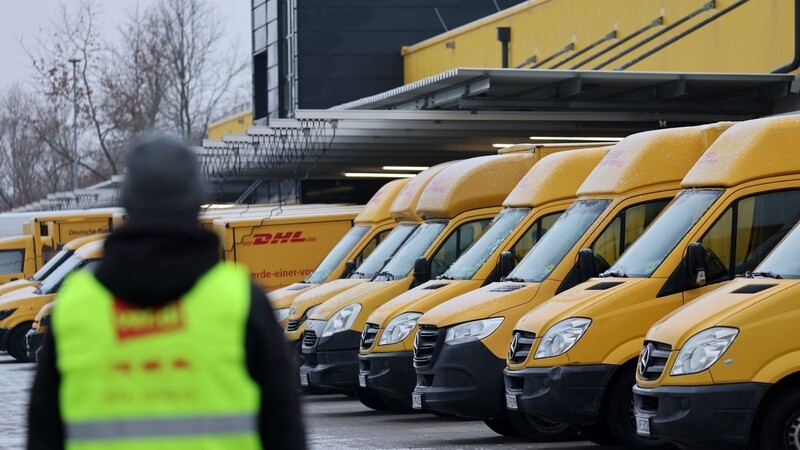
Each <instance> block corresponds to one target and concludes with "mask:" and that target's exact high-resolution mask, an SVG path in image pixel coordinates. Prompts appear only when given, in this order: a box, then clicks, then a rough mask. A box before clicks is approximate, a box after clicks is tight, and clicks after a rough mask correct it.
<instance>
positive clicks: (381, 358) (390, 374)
mask: <svg viewBox="0 0 800 450" xmlns="http://www.w3.org/2000/svg"><path fill="white" fill-rule="evenodd" d="M413 359H414V354H413V352H394V353H370V354H367V355H359V357H358V368H359V374H360V375H361V376H362V377H364V378H363V379H364V381H366V386H362V387H367V388H370V389H373V390H376V391H378V392H382V393H384V394H386V395H389V396H392V397H396V398H401V399H406V400H411V393H412V392H414V387H415V386H416V384H417V372H416V371H415V370H414V363H413Z"/></svg>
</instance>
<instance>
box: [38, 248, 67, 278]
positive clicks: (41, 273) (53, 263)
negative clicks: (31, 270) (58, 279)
mask: <svg viewBox="0 0 800 450" xmlns="http://www.w3.org/2000/svg"><path fill="white" fill-rule="evenodd" d="M73 253H75V250H61V251H60V252H58V253H56V254H55V256H53V257H52V258H50V261H47V264H45V265H43V266H42V268H41V269H39V270H37V271H36V273H35V274H33V276H32V277H31V281H42V280H44V279H45V278H46V277H47V276H48V275H50V273H51V272H53V271H54V270H55V269H56V268H57V267H58V266H60V265H61V264H62V263H63V262H64V261H66V260H67V258H69V257H70V256H72V254H73Z"/></svg>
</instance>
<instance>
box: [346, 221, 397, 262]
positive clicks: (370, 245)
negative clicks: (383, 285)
mask: <svg viewBox="0 0 800 450" xmlns="http://www.w3.org/2000/svg"><path fill="white" fill-rule="evenodd" d="M391 231H392V230H384V231H381V232H380V233H378V234H376V235H375V237H373V238H372V239H370V241H369V242H367V245H365V246H364V249H363V250H361V253H359V254H358V255H357V256H356V259H355V262H356V267H358V266H360V265H361V263H362V262H364V260H365V259H367V257H368V256H369V255H370V253H372V251H373V250H375V248H376V247H377V246H378V244H380V243H381V242H382V241H383V238H385V237H386V235H388V234H389V233H390V232H391Z"/></svg>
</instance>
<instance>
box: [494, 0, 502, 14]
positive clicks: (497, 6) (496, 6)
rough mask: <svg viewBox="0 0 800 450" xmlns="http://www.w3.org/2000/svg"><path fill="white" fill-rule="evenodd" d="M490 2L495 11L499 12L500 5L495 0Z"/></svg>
mask: <svg viewBox="0 0 800 450" xmlns="http://www.w3.org/2000/svg"><path fill="white" fill-rule="evenodd" d="M492 2H493V3H494V7H495V8H497V12H500V11H501V9H500V5H498V4H497V0H492Z"/></svg>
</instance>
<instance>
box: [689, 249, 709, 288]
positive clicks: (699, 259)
mask: <svg viewBox="0 0 800 450" xmlns="http://www.w3.org/2000/svg"><path fill="white" fill-rule="evenodd" d="M686 265H687V267H688V268H689V285H690V286H691V287H695V288H698V287H702V286H705V285H706V281H707V280H706V249H705V247H703V244H701V243H699V242H692V243H691V244H689V245H688V246H687V247H686Z"/></svg>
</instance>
